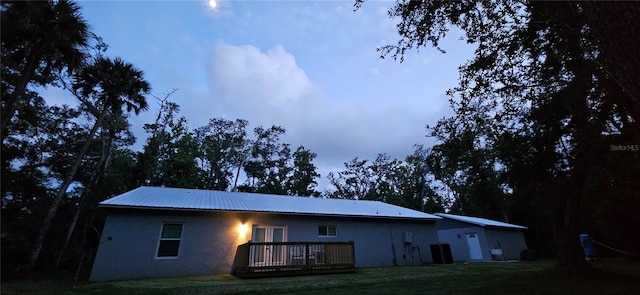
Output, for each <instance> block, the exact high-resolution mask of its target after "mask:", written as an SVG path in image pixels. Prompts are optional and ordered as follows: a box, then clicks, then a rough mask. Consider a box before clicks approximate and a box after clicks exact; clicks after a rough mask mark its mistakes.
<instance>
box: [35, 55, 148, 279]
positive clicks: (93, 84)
mask: <svg viewBox="0 0 640 295" xmlns="http://www.w3.org/2000/svg"><path fill="white" fill-rule="evenodd" d="M72 89H73V91H74V92H75V94H76V97H78V98H79V99H80V100H81V103H82V104H83V106H84V107H86V108H87V109H88V110H89V111H90V113H92V114H93V115H94V116H95V118H96V119H95V122H94V124H93V127H92V128H91V131H89V134H88V137H87V139H86V141H85V143H84V145H83V146H82V148H81V150H80V152H79V153H78V154H77V156H76V158H75V160H74V162H73V164H72V165H71V166H70V168H69V173H68V174H67V176H66V178H65V179H64V181H63V182H62V184H61V185H60V188H58V190H57V193H56V195H55V197H54V199H53V203H52V205H51V208H50V209H49V211H48V212H47V215H46V217H45V219H44V221H43V223H42V226H41V228H40V231H39V233H38V237H37V239H36V242H35V245H34V246H33V250H32V253H31V255H30V258H29V263H28V264H27V265H26V267H25V268H26V269H27V270H32V269H33V268H34V266H35V264H36V262H37V260H38V257H39V255H40V251H41V249H42V245H43V244H44V240H45V237H46V235H47V232H48V230H49V228H50V227H51V223H52V221H53V218H54V217H55V215H56V212H57V210H58V208H59V207H60V204H61V202H62V200H63V197H64V195H65V193H66V192H67V189H68V188H69V185H70V184H71V183H72V182H73V180H74V177H75V175H76V172H77V170H78V168H79V167H80V164H81V163H82V160H83V158H84V155H85V153H86V152H87V150H88V149H89V146H90V145H91V142H92V141H93V138H94V136H95V134H96V132H97V131H98V129H99V128H101V127H102V124H103V121H104V119H105V117H106V116H107V115H108V114H109V112H111V113H120V112H122V111H123V110H122V108H123V107H124V108H125V109H126V111H127V112H131V111H133V112H135V113H136V114H138V113H139V112H140V111H142V110H146V109H147V102H146V99H145V97H144V95H145V94H146V93H148V92H149V84H148V83H147V82H146V81H145V80H144V79H143V78H142V72H141V71H140V70H138V69H136V68H134V67H133V65H131V64H129V63H126V62H124V61H122V60H121V59H119V58H116V59H115V60H113V61H112V60H110V59H108V58H104V57H98V58H97V59H96V60H95V62H94V63H93V64H90V65H88V66H86V67H85V68H83V69H82V70H81V71H80V72H79V73H78V74H77V75H76V76H75V77H74V82H73V86H72Z"/></svg>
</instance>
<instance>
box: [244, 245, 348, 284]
mask: <svg viewBox="0 0 640 295" xmlns="http://www.w3.org/2000/svg"><path fill="white" fill-rule="evenodd" d="M353 271H355V254H354V246H353V242H326V243H325V242H249V243H246V244H242V245H240V246H238V250H237V252H236V258H235V267H234V273H235V274H236V275H238V276H240V277H255V276H279V275H294V274H312V273H336V272H353Z"/></svg>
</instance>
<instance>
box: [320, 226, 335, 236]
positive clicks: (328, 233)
mask: <svg viewBox="0 0 640 295" xmlns="http://www.w3.org/2000/svg"><path fill="white" fill-rule="evenodd" d="M322 227H326V228H327V234H326V235H321V234H320V228H322ZM329 228H333V229H334V230H335V233H336V234H335V235H331V231H330V230H329ZM318 237H320V238H337V237H338V226H337V225H318Z"/></svg>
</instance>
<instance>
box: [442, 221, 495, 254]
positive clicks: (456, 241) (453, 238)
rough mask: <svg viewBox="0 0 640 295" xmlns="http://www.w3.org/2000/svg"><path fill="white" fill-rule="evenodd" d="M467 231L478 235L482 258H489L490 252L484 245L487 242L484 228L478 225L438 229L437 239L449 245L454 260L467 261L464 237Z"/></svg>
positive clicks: (466, 247) (467, 250) (467, 251)
mask: <svg viewBox="0 0 640 295" xmlns="http://www.w3.org/2000/svg"><path fill="white" fill-rule="evenodd" d="M439 222H440V221H438V223H439ZM467 225H468V224H467ZM469 233H475V234H477V235H478V240H479V242H480V248H481V249H482V260H483V261H489V260H491V253H490V252H489V249H488V248H487V247H486V246H485V245H486V244H487V243H486V241H487V238H486V235H485V232H484V229H483V228H482V227H480V226H467V227H462V228H450V229H441V230H438V239H439V240H440V243H446V244H449V245H450V246H451V254H452V256H453V260H454V261H469V260H470V259H469V249H468V246H467V240H466V237H465V235H466V234H469Z"/></svg>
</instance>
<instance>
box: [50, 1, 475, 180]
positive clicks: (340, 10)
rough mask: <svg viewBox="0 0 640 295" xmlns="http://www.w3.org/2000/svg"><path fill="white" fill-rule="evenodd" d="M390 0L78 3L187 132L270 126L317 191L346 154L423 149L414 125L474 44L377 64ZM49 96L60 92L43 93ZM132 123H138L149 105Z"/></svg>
mask: <svg viewBox="0 0 640 295" xmlns="http://www.w3.org/2000/svg"><path fill="white" fill-rule="evenodd" d="M393 3H394V2H391V1H370V2H367V3H365V5H364V6H363V8H362V9H361V10H359V11H357V12H353V1H223V0H221V1H218V2H217V7H216V9H212V8H210V7H209V6H208V0H189V1H80V2H79V4H80V6H81V7H82V13H83V15H84V17H85V18H86V20H87V21H88V23H89V24H90V26H91V28H92V30H93V32H95V33H96V34H98V35H99V36H101V37H102V38H103V39H104V41H105V42H106V43H107V44H108V45H109V51H108V55H109V56H111V57H116V56H117V57H121V58H123V59H124V60H126V61H128V62H131V63H133V64H134V65H135V66H136V67H137V68H139V69H141V70H142V71H143V72H144V73H145V78H146V79H147V80H148V81H149V82H150V84H151V86H152V88H153V90H152V93H153V94H155V95H156V96H163V95H162V94H163V93H164V92H166V91H169V90H171V89H174V88H177V89H179V90H178V92H177V93H175V94H174V95H173V96H172V97H171V99H172V100H173V101H174V102H176V103H178V104H179V105H180V106H181V115H183V116H185V117H186V118H187V119H188V120H189V125H190V126H191V127H192V128H196V127H200V126H202V125H204V124H206V123H207V122H208V120H209V119H210V118H214V117H225V118H227V119H235V118H244V119H247V120H249V122H250V123H251V124H252V127H253V126H258V125H263V126H271V125H281V126H283V127H284V128H285V129H286V130H287V136H286V137H285V138H284V142H288V143H291V145H292V146H293V147H295V146H298V145H304V146H305V147H307V148H308V149H310V150H311V151H313V152H315V153H317V154H318V157H317V159H316V161H315V163H316V165H317V166H318V167H319V172H320V173H321V174H322V178H323V180H322V181H321V187H322V186H323V184H326V175H327V174H328V172H329V171H337V170H340V169H342V168H343V162H345V161H348V160H350V159H352V158H353V157H356V156H358V157H360V158H368V159H373V158H374V157H375V155H376V154H377V153H388V154H389V155H391V156H392V157H396V158H403V157H404V156H405V155H407V154H409V153H411V152H412V151H413V147H412V146H413V144H416V143H424V144H427V145H431V144H432V140H431V139H428V138H426V137H425V134H426V132H425V128H424V126H425V124H434V123H435V122H436V121H437V119H438V118H440V117H443V116H446V115H450V114H451V111H450V108H449V105H448V101H447V98H446V96H445V95H444V93H445V91H446V89H448V88H450V87H453V86H455V85H456V83H457V82H456V81H457V77H458V74H457V68H458V66H459V65H460V64H462V63H464V62H465V61H466V60H467V59H469V58H470V57H471V54H472V50H473V48H472V47H471V46H468V45H466V44H465V43H464V42H463V41H459V40H458V39H457V37H459V34H456V33H455V32H453V33H451V34H450V36H449V37H447V38H446V39H445V41H444V42H443V43H442V47H443V48H444V49H445V50H446V51H447V53H446V54H441V53H439V52H438V51H436V50H435V49H432V48H424V49H421V50H420V52H410V53H409V54H408V55H407V56H406V59H405V62H404V63H402V64H401V63H399V62H396V61H393V60H392V59H385V60H382V59H380V58H379V53H377V52H376V47H378V46H381V45H385V44H389V43H395V42H396V41H397V39H398V35H397V33H396V29H395V22H396V21H394V20H391V19H390V18H389V17H388V16H387V14H386V11H387V10H388V8H389V7H391V6H392V5H393ZM51 95H52V96H53V97H54V98H53V99H52V101H56V100H55V99H56V98H55V97H56V96H58V95H60V97H58V98H57V99H59V101H63V100H64V98H61V97H62V96H63V94H61V93H58V95H55V94H54V91H51ZM149 103H150V109H149V111H147V112H145V113H143V114H141V115H139V116H137V117H135V118H133V119H132V124H133V129H134V132H135V133H136V134H137V135H138V136H139V138H138V143H137V144H136V148H140V147H141V146H142V144H144V142H145V134H144V133H143V132H142V125H143V124H144V123H150V122H151V121H152V120H153V117H154V114H155V113H156V112H157V104H156V103H155V102H154V101H153V100H150V101H149Z"/></svg>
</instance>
